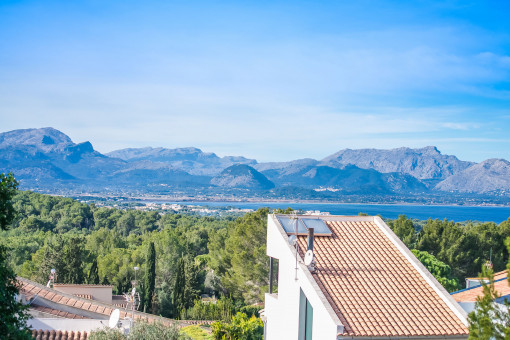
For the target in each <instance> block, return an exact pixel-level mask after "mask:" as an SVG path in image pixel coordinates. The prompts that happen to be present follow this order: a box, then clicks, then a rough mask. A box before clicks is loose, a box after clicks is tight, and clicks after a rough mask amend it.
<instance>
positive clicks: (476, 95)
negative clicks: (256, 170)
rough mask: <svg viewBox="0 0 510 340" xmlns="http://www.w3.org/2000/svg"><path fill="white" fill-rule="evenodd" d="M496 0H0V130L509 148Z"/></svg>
mask: <svg viewBox="0 0 510 340" xmlns="http://www.w3.org/2000/svg"><path fill="white" fill-rule="evenodd" d="M508 13H510V3H509V2H506V1H497V2H490V3H487V2H484V1H470V2H466V1H447V2H445V1H420V2H415V1H413V2H407V1H377V2H373V1H354V2H352V1H351V2H345V1H342V2H340V1H323V2H302V1H292V2H291V1H274V2H260V1H254V2H234V1H219V2H214V3H213V2H208V1H194V2H175V1H171V2H160V1H143V2H138V1H108V2H104V1H71V2H69V1H67V2H62V1H53V0H48V1H23V0H22V1H2V2H1V3H0V41H2V44H1V47H0V102H1V103H2V107H1V109H0V119H1V121H2V129H1V130H2V131H8V130H14V129H20V128H31V127H34V128H35V127H45V126H53V127H55V128H57V129H60V130H63V131H66V132H67V133H68V134H70V135H72V136H73V138H74V139H75V141H77V142H81V141H85V140H90V141H91V142H92V143H93V145H94V146H95V147H96V148H97V149H98V150H99V151H101V152H103V153H106V152H108V151H112V150H114V149H119V148H125V147H142V146H147V145H150V146H163V147H169V148H175V147H185V146H195V147H199V148H201V149H203V150H204V151H214V152H217V153H218V154H219V155H243V156H246V157H250V158H256V159H258V160H259V161H284V160H291V159H295V158H300V157H311V158H315V159H321V158H323V157H325V156H327V155H329V154H332V153H334V152H336V151H338V150H340V149H343V148H353V149H355V148H367V147H368V148H370V147H377V148H394V147H400V146H409V147H423V146H426V145H435V146H437V147H438V148H439V149H440V150H441V151H442V152H443V153H445V154H455V155H457V156H458V157H459V158H460V159H462V160H467V161H476V162H480V161H482V160H485V159H487V158H506V159H510V138H509V137H508V130H509V128H510V111H509V107H510V81H509V75H510V34H509V32H510V20H508Z"/></svg>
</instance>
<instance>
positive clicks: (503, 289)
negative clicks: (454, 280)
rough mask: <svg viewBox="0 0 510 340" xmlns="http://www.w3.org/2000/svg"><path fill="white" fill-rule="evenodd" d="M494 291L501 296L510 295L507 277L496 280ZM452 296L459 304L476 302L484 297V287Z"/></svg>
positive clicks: (462, 291) (467, 289)
mask: <svg viewBox="0 0 510 340" xmlns="http://www.w3.org/2000/svg"><path fill="white" fill-rule="evenodd" d="M494 289H495V290H496V292H498V294H500V295H501V296H506V295H510V286H509V285H508V280H507V278H506V277H503V278H500V279H498V280H495V281H494ZM451 295H452V297H453V298H454V299H455V301H457V302H476V298H477V297H479V296H482V295H483V286H476V287H472V288H466V289H462V290H459V291H457V292H453V293H452V294H451Z"/></svg>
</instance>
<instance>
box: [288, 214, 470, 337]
mask: <svg viewBox="0 0 510 340" xmlns="http://www.w3.org/2000/svg"><path fill="white" fill-rule="evenodd" d="M332 219H333V220H331V218H325V220H326V224H327V225H328V227H329V228H330V229H331V230H332V232H333V234H332V236H331V237H319V236H316V237H315V240H314V248H313V249H314V255H315V271H314V272H313V273H312V276H313V278H314V280H315V281H316V283H317V284H318V286H319V288H320V290H321V291H322V293H323V294H324V296H325V297H326V299H327V300H328V302H329V303H330V305H331V307H332V308H333V310H334V311H335V313H336V315H337V316H338V318H339V319H340V321H341V323H342V324H343V325H344V332H343V334H341V335H344V336H364V337H365V336H366V337H380V336H390V337H411V336H417V337H419V336H425V337H427V336H448V335H451V336H467V334H468V329H467V327H466V325H465V324H464V323H463V321H462V320H461V319H460V318H459V317H458V316H457V315H456V314H455V312H454V311H453V310H452V308H456V307H455V305H456V304H455V302H453V301H452V300H451V298H450V297H449V296H448V294H447V293H446V291H444V289H442V288H439V286H437V287H436V288H435V289H434V287H432V286H431V284H430V283H429V282H427V280H426V279H425V278H424V275H425V274H423V275H422V273H420V271H419V270H418V269H417V266H418V267H419V266H421V264H419V261H418V260H417V259H416V258H414V256H413V255H412V254H411V253H410V252H408V251H407V253H405V254H404V252H405V251H406V250H407V248H405V246H404V245H403V244H402V243H401V242H400V241H398V240H396V236H394V234H393V233H392V232H391V230H390V229H389V228H388V227H387V226H386V225H384V222H382V220H380V219H379V218H378V217H375V218H373V220H371V221H368V220H367V219H365V220H363V219H357V218H350V219H349V218H345V217H343V218H340V217H338V218H337V220H334V218H332ZM376 219H378V221H380V222H379V225H378V224H377V223H376V222H375V221H376ZM328 220H331V221H328ZM389 235H393V236H394V237H395V239H393V240H392V239H391V238H390V237H389ZM298 242H299V243H298V244H299V247H300V254H301V255H303V251H302V250H303V249H304V250H306V236H299V237H298ZM399 242H400V243H399ZM396 243H397V244H399V246H398V247H397V245H396ZM403 249H406V250H403ZM411 261H412V262H411ZM421 268H422V269H421V270H424V271H426V270H425V269H424V268H423V266H421ZM429 280H430V278H429ZM430 282H431V281H430ZM437 285H439V284H438V283H437ZM438 291H440V293H438ZM445 299H446V300H447V301H449V303H450V306H449V305H448V303H447V302H445ZM452 306H453V307H452ZM459 309H460V308H459ZM457 313H461V315H462V313H463V312H460V311H459V310H457ZM464 321H465V320H464Z"/></svg>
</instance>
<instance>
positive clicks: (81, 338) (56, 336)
mask: <svg viewBox="0 0 510 340" xmlns="http://www.w3.org/2000/svg"><path fill="white" fill-rule="evenodd" d="M32 337H33V338H34V339H36V340H43V339H44V340H60V339H67V340H86V339H87V332H80V331H78V332H74V331H55V330H51V331H49V330H44V331H43V330H42V329H39V330H35V329H34V330H32Z"/></svg>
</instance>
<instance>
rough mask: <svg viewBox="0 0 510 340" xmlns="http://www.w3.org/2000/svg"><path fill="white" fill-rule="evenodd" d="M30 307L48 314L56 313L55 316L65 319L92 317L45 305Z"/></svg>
mask: <svg viewBox="0 0 510 340" xmlns="http://www.w3.org/2000/svg"><path fill="white" fill-rule="evenodd" d="M30 309H31V310H32V309H33V310H36V311H39V312H43V313H46V314H51V315H54V316H57V317H61V318H64V319H90V318H88V317H86V316H81V315H77V314H74V313H70V312H66V311H63V310H58V309H53V308H49V307H44V306H37V305H30Z"/></svg>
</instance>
